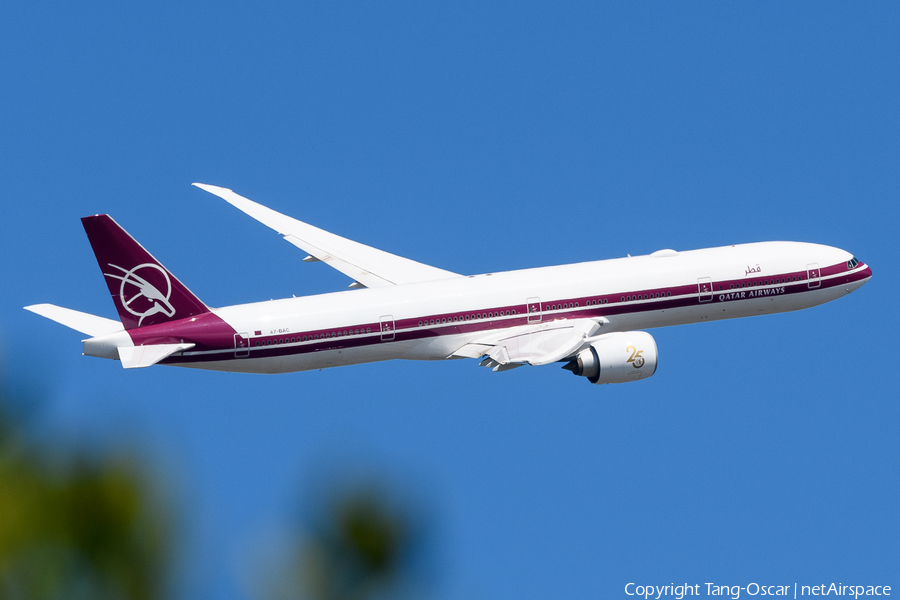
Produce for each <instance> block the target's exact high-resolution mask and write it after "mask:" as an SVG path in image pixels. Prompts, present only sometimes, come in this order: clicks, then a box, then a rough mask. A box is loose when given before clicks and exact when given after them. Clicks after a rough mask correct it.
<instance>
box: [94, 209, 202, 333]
mask: <svg viewBox="0 0 900 600" xmlns="http://www.w3.org/2000/svg"><path fill="white" fill-rule="evenodd" d="M81 224H82V225H84V231H85V233H87V236H88V240H89V241H90V242H91V247H92V248H93V249H94V256H96V257H97V263H98V264H99V265H100V271H101V272H102V273H103V276H104V277H105V278H106V285H107V286H108V287H109V293H110V294H112V299H113V303H115V305H116V310H117V311H118V312H119V318H120V319H121V320H122V325H124V326H125V329H135V328H138V327H146V326H147V325H156V324H158V323H165V322H166V321H174V320H176V319H183V318H185V317H191V316H194V315H199V314H203V313H206V312H209V309H208V308H207V307H206V305H205V304H203V302H201V301H200V299H199V298H197V297H196V296H195V295H194V294H192V293H191V292H190V290H188V289H187V288H186V287H185V286H184V284H182V283H181V282H180V281H178V279H176V278H175V276H174V275H172V274H171V273H169V271H168V270H166V268H165V267H164V266H162V265H161V264H160V262H159V261H158V260H156V259H155V258H153V256H151V254H150V253H149V252H147V251H146V250H144V247H143V246H141V245H140V244H139V243H138V242H137V241H136V240H135V239H134V238H133V237H131V236H130V235H128V232H127V231H125V230H124V229H122V227H121V226H119V224H118V223H116V222H115V221H113V220H112V218H111V217H110V216H109V215H94V216H91V217H84V218H83V219H81Z"/></svg>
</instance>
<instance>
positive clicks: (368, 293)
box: [164, 242, 871, 373]
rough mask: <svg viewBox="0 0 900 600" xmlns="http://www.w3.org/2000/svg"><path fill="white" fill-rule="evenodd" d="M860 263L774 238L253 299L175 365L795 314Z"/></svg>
mask: <svg viewBox="0 0 900 600" xmlns="http://www.w3.org/2000/svg"><path fill="white" fill-rule="evenodd" d="M852 259H853V257H852V255H851V254H850V253H848V252H845V251H844V250H840V249H838V248H833V247H829V246H823V245H818V244H807V243H799V242H762V243H755V244H741V245H736V246H728V247H721V248H710V249H705V250H693V251H687V252H677V253H676V252H673V251H660V252H657V253H654V254H653V255H649V256H637V257H628V258H619V259H612V260H601V261H595V262H585V263H577V264H569V265H562V266H556V267H542V268H535V269H525V270H520V271H509V272H502V273H488V274H483V275H473V276H459V277H453V278H449V279H442V280H437V281H427V282H422V283H412V284H407V285H397V286H391V287H381V288H375V289H362V290H353V291H347V292H339V293H332V294H323V295H317V296H308V297H302V298H290V299H285V300H272V301H269V302H258V303H253V304H243V305H237V306H230V307H226V308H221V309H214V310H213V312H214V314H215V315H217V316H218V317H220V318H221V319H222V320H223V321H224V322H225V323H227V324H228V325H229V326H231V327H232V328H233V329H234V330H235V331H236V332H239V335H238V336H235V337H236V342H235V344H236V346H237V347H236V348H227V349H226V348H222V349H216V350H204V351H188V352H185V353H183V354H181V355H177V356H172V357H170V358H169V359H167V360H166V361H164V362H165V364H172V365H179V366H186V367H194V368H203V369H216V370H223V371H233V372H253V373H286V372H292V371H304V370H310V369H321V368H327V367H334V366H340V365H350V364H358V363H366V362H373V361H380V360H390V359H409V360H442V359H446V358H449V357H450V355H451V354H453V353H454V351H456V350H457V349H458V348H460V347H461V346H464V345H465V344H467V343H470V342H476V341H477V340H479V339H480V338H483V337H484V336H485V335H489V334H491V333H495V332H496V331H497V330H502V329H509V328H515V327H526V326H529V325H533V324H535V323H546V322H549V321H554V320H561V319H594V320H596V321H597V322H598V323H602V331H603V333H606V332H616V331H629V330H635V329H647V328H653V327H664V326H669V325H680V324H685V323H696V322H700V321H707V320H717V319H728V318H735V317H746V316H752V315H760V314H770V313H777V312H785V311H792V310H798V309H801V308H807V307H811V306H815V305H818V304H822V303H824V302H828V301H830V300H834V299H835V298H838V297H840V296H842V295H845V294H847V293H849V292H851V291H853V290H855V289H856V288H858V287H859V286H861V285H862V284H863V283H865V281H867V280H868V277H869V276H870V275H871V271H870V270H868V267H866V266H865V265H863V264H862V263H859V264H858V265H856V264H853V263H851V260H852ZM851 265H852V266H851ZM238 339H240V343H239V342H238Z"/></svg>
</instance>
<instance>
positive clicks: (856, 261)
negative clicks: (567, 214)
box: [847, 256, 859, 270]
mask: <svg viewBox="0 0 900 600" xmlns="http://www.w3.org/2000/svg"><path fill="white" fill-rule="evenodd" d="M857 265H859V259H858V258H856V257H855V256H854V257H853V258H851V259H850V260H849V261H847V269H848V270H850V269H855V268H856V267H857Z"/></svg>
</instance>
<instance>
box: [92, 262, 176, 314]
mask: <svg viewBox="0 0 900 600" xmlns="http://www.w3.org/2000/svg"><path fill="white" fill-rule="evenodd" d="M109 266H110V267H112V268H114V269H118V270H119V271H121V272H122V273H124V275H115V274H113V273H104V275H105V276H107V277H112V278H113V279H119V280H120V281H121V283H120V284H119V300H120V302H121V303H122V306H123V307H124V308H125V310H127V311H128V312H129V313H131V314H133V315H134V316H136V317H137V318H138V327H140V326H141V324H142V323H143V321H144V319H145V318H146V317H149V316H151V315H155V314H159V313H162V314H164V315H165V316H167V317H172V316H174V315H175V307H174V306H172V304H171V303H170V302H169V297H170V296H171V295H172V280H171V279H169V274H168V273H167V272H166V270H165V269H163V268H162V267H160V266H159V265H156V264H153V263H143V264H140V265H138V266H136V267H134V268H133V269H123V268H122V267H120V266H118V265H114V264H112V263H109ZM142 269H143V277H142V276H141V275H138V274H137V272H138V271H140V270H142ZM150 280H153V281H155V282H156V284H157V285H154V284H153V283H151V281H150ZM163 290H164V291H163Z"/></svg>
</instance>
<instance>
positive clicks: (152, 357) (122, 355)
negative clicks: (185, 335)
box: [119, 344, 194, 369]
mask: <svg viewBox="0 0 900 600" xmlns="http://www.w3.org/2000/svg"><path fill="white" fill-rule="evenodd" d="M193 347H194V344H156V345H153V346H120V347H119V360H121V361H122V367H124V368H126V369H141V368H143V367H149V366H150V365H155V364H156V363H158V362H159V361H161V360H162V359H164V358H166V357H167V356H171V355H172V354H175V353H176V352H183V351H185V350H190V349H191V348H193Z"/></svg>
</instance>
